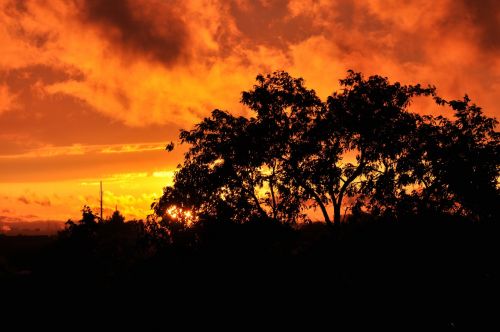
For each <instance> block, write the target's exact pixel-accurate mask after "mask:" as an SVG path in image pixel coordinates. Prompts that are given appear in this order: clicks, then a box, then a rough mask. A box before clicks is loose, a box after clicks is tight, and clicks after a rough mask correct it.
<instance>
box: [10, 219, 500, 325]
mask: <svg viewBox="0 0 500 332" xmlns="http://www.w3.org/2000/svg"><path fill="white" fill-rule="evenodd" d="M124 229H125V228H123V229H122V230H124ZM124 233H125V231H124ZM499 234H500V233H499V226H498V223H473V222H469V221H466V220H451V219H450V220H445V221H443V220H440V221H435V220H434V221H431V220H422V219H420V220H419V221H408V222H398V223H396V222H387V221H365V222H362V223H350V224H345V225H342V227H340V228H337V229H333V230H330V229H328V228H327V227H326V226H324V225H321V224H312V225H308V226H304V227H301V228H300V229H298V230H297V229H290V228H288V227H285V226H280V225H268V224H262V223H255V224H249V225H229V224H224V223H219V224H217V223H212V224H207V225H205V226H203V227H201V228H199V229H197V230H196V231H189V232H187V233H183V234H182V236H181V235H179V236H178V239H177V240H178V241H177V243H176V244H171V245H168V246H165V247H162V248H159V247H156V250H155V251H154V254H151V253H148V250H147V249H145V248H150V247H149V246H150V244H148V245H145V244H144V243H143V242H142V240H141V237H140V236H138V237H136V238H134V237H133V236H132V237H130V236H125V237H124V236H123V234H122V235H121V236H118V235H117V233H112V234H111V235H110V233H107V235H106V236H104V238H102V237H101V238H100V239H98V240H95V241H93V242H92V243H91V244H88V243H84V244H81V243H79V244H78V245H75V243H74V242H71V241H74V240H68V239H66V240H65V241H62V240H60V239H57V238H56V237H31V236H29V237H25V236H16V237H6V236H0V287H1V288H0V289H1V293H2V294H3V299H4V300H3V304H4V305H5V304H8V307H9V308H10V309H14V310H27V309H28V308H29V309H36V310H40V308H44V306H45V303H46V302H47V301H51V302H54V303H55V307H52V308H54V310H56V309H55V308H58V307H59V306H60V307H61V308H62V310H68V308H73V309H72V312H73V313H74V314H76V315H78V312H80V311H79V310H77V309H76V308H78V307H79V306H82V307H85V306H84V303H92V304H91V306H92V308H94V309H95V310H97V311H99V310H98V309H97V308H102V309H105V310H108V311H107V312H109V310H115V309H116V310H118V309H120V310H121V309H123V310H127V308H128V310H130V309H131V308H133V312H134V315H135V317H136V318H137V317H139V316H141V315H146V316H149V315H153V316H154V317H157V316H156V315H160V317H163V318H162V319H176V318H178V316H177V314H176V312H182V313H183V314H186V313H189V314H192V315H193V317H202V316H203V317H209V318H211V319H215V320H216V321H217V318H220V319H222V318H223V317H225V318H224V319H222V320H223V321H225V322H227V321H228V320H227V319H228V318H229V317H231V318H232V319H235V320H236V321H238V322H239V323H240V324H242V325H241V327H243V326H245V324H250V325H252V324H257V322H260V321H263V322H264V321H269V322H272V321H274V322H275V323H277V324H278V325H277V326H278V327H279V326H281V327H284V326H285V325H288V324H290V325H294V324H295V323H294V322H295V321H296V320H297V324H298V321H304V320H305V321H306V322H309V326H313V325H315V324H319V323H321V324H322V325H323V324H327V325H325V326H326V327H328V326H337V325H342V326H349V327H360V326H363V327H372V328H373V327H375V326H376V327H393V328H397V329H401V330H408V329H412V328H425V329H430V328H438V329H447V328H449V329H454V328H463V327H466V328H475V329H477V328H483V327H484V328H486V327H487V328H493V327H495V326H499V322H498V319H499V318H500V314H499V313H500V312H499V311H498V309H499V303H498V302H499V299H500V297H499V295H500V294H499V291H498V288H499V287H498V286H499V281H500V279H499V277H500V274H499V272H500V261H499V255H498V253H499V252H500V250H499V249H500V248H499V247H500V241H499ZM131 239H132V240H131ZM37 308H38V309H37ZM84 311H85V310H84ZM80 313H81V312H80ZM89 317H92V315H91V316H89ZM226 318H227V319H226ZM266 324H267V323H266ZM269 324H270V323H269ZM239 326H240V325H233V327H235V329H239V328H238V327H239ZM263 326H264V325H262V326H261V329H262V328H264V327H263ZM266 326H268V325H266Z"/></svg>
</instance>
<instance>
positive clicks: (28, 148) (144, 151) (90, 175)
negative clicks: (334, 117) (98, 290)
mask: <svg viewBox="0 0 500 332" xmlns="http://www.w3.org/2000/svg"><path fill="white" fill-rule="evenodd" d="M0 8H1V10H0V45H2V46H1V55H0V227H3V228H4V230H7V227H8V226H5V225H7V223H12V222H21V221H23V222H26V221H35V220H42V221H46V220H49V221H63V220H67V219H68V218H73V219H77V218H78V217H79V215H80V210H81V208H82V206H83V205H89V206H91V207H92V208H97V207H98V205H99V181H101V180H102V181H103V187H104V207H105V209H104V215H105V216H107V215H110V214H111V213H112V212H113V211H114V209H115V208H116V207H117V208H118V209H119V210H120V211H121V212H122V213H123V214H124V215H125V216H126V217H127V218H145V217H146V216H147V215H148V214H150V213H151V210H150V205H151V203H152V202H153V201H154V199H155V198H158V197H159V196H161V193H162V188H163V187H164V186H166V185H168V184H171V181H172V176H173V174H174V171H175V168H176V166H177V165H178V164H179V163H180V162H182V156H183V152H184V151H185V149H186V147H180V148H176V149H175V150H174V152H170V153H169V152H167V151H165V145H166V144H167V143H168V142H170V141H174V142H175V141H177V139H178V134H179V130H180V129H181V128H184V129H189V128H191V127H192V126H193V125H194V124H195V123H197V122H199V121H200V120H202V119H203V117H205V116H208V115H209V114H210V112H211V111H212V110H213V109H214V108H220V109H224V110H228V111H230V112H231V113H233V114H237V115H250V113H249V111H248V110H247V109H245V108H244V107H243V106H242V105H241V104H240V103H239V101H240V98H241V92H242V91H244V90H248V89H250V88H251V87H252V85H253V83H254V79H255V77H256V75H257V74H259V73H263V74H265V73H270V72H272V71H275V70H286V71H288V72H289V73H290V74H292V75H294V76H300V77H303V78H304V79H305V81H306V85H307V87H309V88H313V89H315V90H316V91H317V93H318V94H319V96H320V97H322V98H326V97H327V96H328V95H329V94H331V93H332V92H333V91H335V90H337V89H338V79H340V78H342V77H344V76H345V75H346V71H347V70H348V69H353V70H355V71H360V72H362V73H363V74H365V75H366V76H368V75H374V74H378V75H383V76H387V77H388V78H389V79H390V80H391V81H399V82H402V83H405V84H412V83H422V84H432V85H435V86H436V87H437V89H438V93H439V94H440V95H441V96H443V97H444V98H448V99H452V98H453V99H455V98H461V97H462V96H463V95H464V94H465V93H467V94H468V95H469V96H470V97H471V99H472V100H473V101H474V102H475V103H477V104H478V105H480V106H482V107H483V109H484V112H485V113H486V114H487V115H489V116H496V117H498V116H499V115H500V109H499V107H498V106H497V105H498V102H497V101H498V100H499V98H500V33H499V31H500V2H498V1H496V0H481V1H479V0H420V1H410V0H408V1H400V0H372V1H369V0H359V1H354V0H353V1H348V0H275V1H273V0H254V1H250V0H234V1H231V0H226V1H223V0H179V1H177V0H171V1H161V0H143V1H139V0H108V1H100V0H67V1H62V0H60V1H57V0H43V1H42V0H40V1H37V0H33V1H29V0H28V1H12V0H0ZM413 106H414V107H416V108H417V110H416V111H419V112H424V113H432V114H434V113H440V112H444V113H445V115H450V114H448V113H446V112H447V111H446V110H445V109H442V108H439V107H438V106H430V105H427V104H424V103H420V104H419V103H416V104H415V105H413ZM419 106H420V109H418V107H419ZM2 225H3V226H2ZM0 230H1V229H0Z"/></svg>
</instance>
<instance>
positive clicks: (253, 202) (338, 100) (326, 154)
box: [153, 71, 499, 225]
mask: <svg viewBox="0 0 500 332" xmlns="http://www.w3.org/2000/svg"><path fill="white" fill-rule="evenodd" d="M256 80H257V83H256V85H255V86H254V87H253V89H251V90H249V91H246V92H243V94H242V103H243V104H244V105H246V106H247V107H248V108H249V109H250V110H252V111H253V112H254V116H253V117H249V118H246V117H242V116H240V117H235V116H233V115H231V114H229V113H228V112H225V111H221V110H214V111H213V112H212V114H211V116H210V117H208V118H205V119H204V120H203V121H202V122H200V123H199V124H197V125H196V126H195V128H194V129H193V130H190V131H188V130H183V131H181V134H180V138H181V141H182V142H183V143H188V144H190V149H189V151H188V152H187V153H186V155H185V160H184V163H183V164H182V165H181V166H180V168H179V169H178V171H177V172H176V175H175V179H174V185H173V186H171V187H166V188H165V189H164V194H163V196H162V197H161V198H160V200H159V201H158V202H155V203H153V208H154V210H155V213H156V215H157V216H159V217H161V218H163V217H164V218H167V219H169V218H170V217H169V216H168V214H169V213H168V211H172V209H173V208H175V209H177V210H179V211H184V212H186V211H189V213H193V214H194V215H196V216H201V217H202V218H203V217H210V218H214V217H215V218H219V219H225V220H233V221H235V222H245V221H248V220H252V219H255V218H257V219H266V220H275V221H281V222H284V223H293V222H296V221H298V220H308V217H307V210H308V209H311V208H317V207H319V209H320V210H321V212H322V215H323V218H324V221H325V222H326V223H327V224H329V225H332V224H338V223H340V221H341V215H342V210H343V209H344V211H345V210H346V209H345V208H344V200H345V199H346V198H350V201H351V202H352V204H351V205H350V206H348V208H352V209H353V212H354V211H358V212H359V211H366V212H370V213H372V214H374V215H392V216H395V215H397V214H398V213H403V212H404V213H408V212H411V213H418V212H419V211H422V210H425V207H427V208H429V207H430V206H434V207H435V208H436V209H438V210H440V211H441V212H452V213H455V212H459V213H462V214H463V213H475V214H476V215H481V214H482V215H483V216H485V217H488V218H491V217H492V216H493V215H494V214H495V213H496V212H495V211H494V209H495V208H493V207H494V206H495V204H494V201H495V200H497V198H498V188H497V181H498V167H499V162H498V146H499V145H498V137H499V136H498V133H497V132H495V131H494V127H495V125H496V121H495V120H494V119H491V118H487V117H485V116H484V115H483V114H482V112H481V109H480V108H479V107H477V106H475V105H470V103H469V102H470V100H469V99H468V98H467V97H466V98H465V99H464V100H463V101H449V102H448V101H445V100H443V99H441V98H440V97H438V96H437V95H436V92H435V88H434V87H431V86H428V87H422V86H421V85H420V84H417V85H401V84H400V83H398V82H396V83H390V82H389V81H388V79H387V78H385V77H381V76H371V77H369V78H368V79H365V78H364V77H363V76H362V75H361V74H360V73H355V72H353V71H349V72H348V75H347V77H346V78H345V79H342V80H340V85H341V89H340V91H338V92H335V93H333V94H332V95H331V96H329V97H328V99H327V101H326V102H322V101H321V100H320V98H319V97H318V96H317V95H316V93H315V91H314V90H310V89H307V88H306V87H305V86H304V81H303V80H302V79H301V78H293V77H291V76H290V75H289V74H288V73H286V72H275V73H273V74H270V75H267V76H262V75H259V76H257V79H256ZM417 96H424V97H425V96H427V97H432V98H434V99H435V101H436V102H437V103H438V104H439V105H447V106H451V108H452V109H453V110H454V111H455V117H456V120H454V121H451V120H448V119H446V118H444V117H442V116H440V117H431V116H421V115H419V114H416V113H412V112H410V111H409V106H410V104H411V101H412V100H413V98H414V97H417ZM172 148H173V145H172V144H169V145H168V146H167V150H171V149H172ZM330 208H332V210H333V213H332V214H330V213H329V211H328V210H329V209H330ZM344 214H345V213H344ZM330 215H332V216H333V222H332V218H331V217H330Z"/></svg>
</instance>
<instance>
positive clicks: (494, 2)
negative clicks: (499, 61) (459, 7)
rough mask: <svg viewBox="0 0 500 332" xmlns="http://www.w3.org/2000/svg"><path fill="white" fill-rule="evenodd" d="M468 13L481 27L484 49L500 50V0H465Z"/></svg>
mask: <svg viewBox="0 0 500 332" xmlns="http://www.w3.org/2000/svg"><path fill="white" fill-rule="evenodd" d="M463 2H464V5H465V11H466V14H469V15H470V17H471V19H472V23H473V24H474V26H476V27H477V28H478V29H479V36H478V38H479V40H478V41H479V43H480V45H481V47H482V49H484V50H490V51H494V52H498V51H500V6H499V2H498V0H481V1H478V0H463Z"/></svg>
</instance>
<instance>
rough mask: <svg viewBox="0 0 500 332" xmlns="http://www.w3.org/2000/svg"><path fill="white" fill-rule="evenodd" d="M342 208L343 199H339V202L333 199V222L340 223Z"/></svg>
mask: <svg viewBox="0 0 500 332" xmlns="http://www.w3.org/2000/svg"><path fill="white" fill-rule="evenodd" d="M341 208H342V199H339V202H335V200H334V201H333V224H334V225H337V226H338V225H340V218H341Z"/></svg>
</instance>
